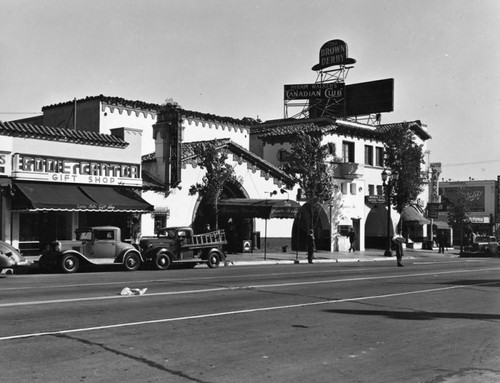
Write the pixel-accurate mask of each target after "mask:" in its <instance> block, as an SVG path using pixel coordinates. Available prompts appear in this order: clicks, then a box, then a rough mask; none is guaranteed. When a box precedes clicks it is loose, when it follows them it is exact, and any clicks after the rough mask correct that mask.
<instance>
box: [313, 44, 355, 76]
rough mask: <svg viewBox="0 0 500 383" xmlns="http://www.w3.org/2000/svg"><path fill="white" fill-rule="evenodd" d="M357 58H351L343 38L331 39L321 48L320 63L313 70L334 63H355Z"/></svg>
mask: <svg viewBox="0 0 500 383" xmlns="http://www.w3.org/2000/svg"><path fill="white" fill-rule="evenodd" d="M355 62H356V60H354V59H352V58H349V57H348V54H347V44H346V43H345V42H343V41H342V40H330V41H328V42H326V43H324V44H323V46H322V47H321V49H320V50H319V63H318V64H316V65H315V66H313V67H312V70H315V71H317V70H321V69H325V68H328V67H331V66H334V65H348V64H354V63H355Z"/></svg>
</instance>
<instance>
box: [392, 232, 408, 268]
mask: <svg viewBox="0 0 500 383" xmlns="http://www.w3.org/2000/svg"><path fill="white" fill-rule="evenodd" d="M404 241H405V240H404V238H403V237H401V236H400V235H397V236H395V237H394V238H393V239H392V243H393V247H394V248H395V249H396V261H397V265H398V267H403V264H402V263H401V260H402V259H403V255H404V254H403V242H404Z"/></svg>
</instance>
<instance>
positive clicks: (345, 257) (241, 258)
mask: <svg viewBox="0 0 500 383" xmlns="http://www.w3.org/2000/svg"><path fill="white" fill-rule="evenodd" d="M392 253H393V256H392V257H385V256H384V250H381V249H366V250H364V251H351V252H349V251H335V252H328V251H316V252H315V253H314V261H313V262H314V263H338V262H381V261H386V262H396V256H395V252H394V251H393V252H392ZM431 256H437V257H442V258H458V251H457V250H455V249H452V248H450V249H449V250H447V251H446V252H445V253H444V254H439V253H438V251H437V249H435V250H421V249H405V250H404V256H403V261H404V260H405V259H416V258H427V257H431ZM294 263H307V253H306V252H304V251H299V252H298V254H297V253H296V252H282V253H278V252H272V253H270V252H267V253H266V254H264V251H263V250H257V251H254V252H252V253H237V254H227V265H228V266H232V265H234V266H244V265H273V264H281V265H285V264H294Z"/></svg>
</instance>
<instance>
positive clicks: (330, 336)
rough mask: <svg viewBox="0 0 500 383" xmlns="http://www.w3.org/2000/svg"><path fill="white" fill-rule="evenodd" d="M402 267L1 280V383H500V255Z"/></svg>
mask: <svg viewBox="0 0 500 383" xmlns="http://www.w3.org/2000/svg"><path fill="white" fill-rule="evenodd" d="M405 266H406V267H404V268H397V267H394V262H393V261H390V262H365V263H363V262H361V263H329V264H312V265H308V264H300V265H272V266H269V265H267V266H238V267H234V266H229V267H221V268H219V269H214V270H212V269H208V268H206V267H199V268H198V267H197V268H195V269H191V270H167V271H138V272H122V271H105V272H93V273H78V274H73V275H63V274H49V275H37V274H30V275H6V276H2V277H1V278H0V286H1V290H0V323H1V327H0V349H1V350H2V351H1V359H0V368H1V378H0V380H1V381H2V382H9V383H10V382H12V383H15V382H64V383H68V382H214V383H216V382H300V383H303V382H384V383H385V382H398V383H399V382H429V383H430V382H432V383H437V382H446V383H455V382H457V383H458V382H481V383H485V382H488V383H489V382H498V381H500V367H499V366H500V298H499V291H498V290H499V288H500V260H499V259H495V258H490V259H445V260H437V259H432V258H428V259H425V260H418V259H415V260H413V261H412V262H405ZM125 287H129V288H147V291H146V292H145V294H144V295H138V296H122V295H120V292H121V291H122V289H123V288H125Z"/></svg>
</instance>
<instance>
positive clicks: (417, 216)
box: [401, 205, 431, 225]
mask: <svg viewBox="0 0 500 383" xmlns="http://www.w3.org/2000/svg"><path fill="white" fill-rule="evenodd" d="M401 219H402V220H403V221H405V222H416V223H418V224H419V225H427V224H429V223H431V222H430V221H429V220H428V219H426V218H424V216H423V215H422V213H421V212H420V211H419V208H418V207H417V206H415V205H410V206H406V207H405V208H404V209H403V211H402V212H401Z"/></svg>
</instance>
